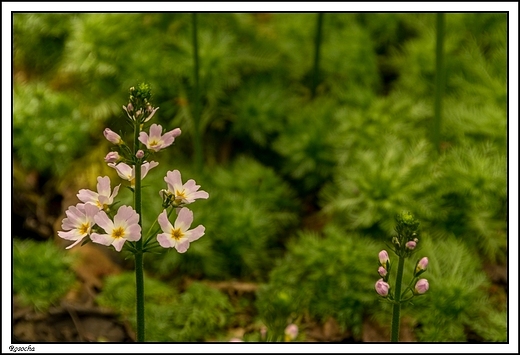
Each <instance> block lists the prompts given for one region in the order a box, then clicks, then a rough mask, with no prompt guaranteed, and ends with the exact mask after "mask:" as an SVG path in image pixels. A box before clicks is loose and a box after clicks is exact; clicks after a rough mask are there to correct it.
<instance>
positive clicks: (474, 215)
mask: <svg viewBox="0 0 520 355" xmlns="http://www.w3.org/2000/svg"><path fill="white" fill-rule="evenodd" d="M504 153H505V152H500V151H499V150H497V149H496V148H495V147H494V146H493V145H492V144H490V143H485V144H479V145H476V146H469V147H460V148H454V149H453V150H451V151H449V152H448V153H447V154H446V156H445V159H444V161H443V162H442V164H441V165H440V166H439V169H438V173H439V179H438V187H437V192H438V194H439V196H440V198H439V203H438V205H437V207H438V208H439V209H441V210H439V211H438V212H437V213H436V214H435V216H436V219H435V220H434V221H432V226H431V227H432V229H433V230H435V229H436V230H439V228H440V229H444V230H445V233H454V234H455V235H456V236H457V237H460V238H461V239H462V240H464V241H465V242H466V243H467V244H468V246H471V247H475V246H476V247H477V248H478V250H479V251H480V253H481V255H483V256H485V257H486V258H488V259H491V260H499V261H500V260H502V261H503V260H504V259H505V257H506V244H507V240H506V235H505V231H506V228H507V225H506V223H507V222H506V221H507V208H506V206H507V179H506V176H507V174H506V172H507V165H506V157H505V154H504Z"/></svg>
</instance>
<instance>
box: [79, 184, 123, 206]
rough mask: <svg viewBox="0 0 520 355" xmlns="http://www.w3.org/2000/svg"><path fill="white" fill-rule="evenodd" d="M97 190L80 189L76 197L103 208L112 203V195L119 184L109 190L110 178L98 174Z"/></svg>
mask: <svg viewBox="0 0 520 355" xmlns="http://www.w3.org/2000/svg"><path fill="white" fill-rule="evenodd" d="M97 181H98V183H97V191H98V192H94V191H91V190H87V189H81V190H79V192H78V195H77V196H78V198H79V200H80V201H81V202H84V203H86V204H92V205H94V206H97V208H98V209H100V210H103V209H106V208H107V207H108V206H110V205H111V204H112V203H114V197H116V195H117V193H118V192H119V187H120V186H121V184H119V185H117V186H116V187H114V191H111V190H110V178H109V177H108V176H104V177H101V176H98V178H97Z"/></svg>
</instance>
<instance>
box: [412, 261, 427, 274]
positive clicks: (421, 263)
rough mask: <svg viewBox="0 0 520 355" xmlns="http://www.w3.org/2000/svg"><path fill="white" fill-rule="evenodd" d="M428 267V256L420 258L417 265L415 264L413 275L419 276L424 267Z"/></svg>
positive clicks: (424, 269)
mask: <svg viewBox="0 0 520 355" xmlns="http://www.w3.org/2000/svg"><path fill="white" fill-rule="evenodd" d="M427 267H428V258H427V257H424V258H422V259H421V260H419V261H418V262H417V265H416V266H415V276H419V275H420V274H422V273H423V272H425V271H426V268H427Z"/></svg>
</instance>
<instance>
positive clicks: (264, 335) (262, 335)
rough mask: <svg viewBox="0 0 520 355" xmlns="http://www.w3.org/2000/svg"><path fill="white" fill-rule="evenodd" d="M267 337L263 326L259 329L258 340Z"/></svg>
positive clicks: (265, 328)
mask: <svg viewBox="0 0 520 355" xmlns="http://www.w3.org/2000/svg"><path fill="white" fill-rule="evenodd" d="M266 335H267V327H265V326H263V327H262V328H260V339H265V337H266Z"/></svg>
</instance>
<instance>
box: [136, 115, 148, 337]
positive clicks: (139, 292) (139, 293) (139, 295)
mask: <svg viewBox="0 0 520 355" xmlns="http://www.w3.org/2000/svg"><path fill="white" fill-rule="evenodd" d="M139 126H140V123H139V122H138V120H136V121H135V124H134V156H135V153H137V150H138V148H139V139H138V138H139V132H140V127H139ZM134 209H135V212H136V213H137V214H138V215H139V216H140V217H139V225H140V226H141V230H142V229H143V225H142V220H141V219H142V218H141V216H142V215H141V164H135V186H134ZM136 249H137V251H136V253H135V286H136V314H137V342H140V343H142V342H144V332H145V324H144V271H143V268H144V265H143V238H141V239H139V240H138V241H137V242H136Z"/></svg>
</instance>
